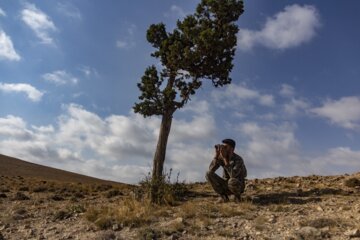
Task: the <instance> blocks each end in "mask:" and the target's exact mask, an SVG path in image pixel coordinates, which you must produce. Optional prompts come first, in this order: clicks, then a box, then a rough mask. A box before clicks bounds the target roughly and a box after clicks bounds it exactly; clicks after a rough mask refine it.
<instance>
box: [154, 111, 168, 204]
mask: <svg viewBox="0 0 360 240" xmlns="http://www.w3.org/2000/svg"><path fill="white" fill-rule="evenodd" d="M171 123H172V113H165V114H164V115H163V116H162V121H161V126H160V133H159V138H158V143H157V146H156V151H155V155H154V160H153V171H152V188H151V193H150V195H151V202H152V203H159V197H161V196H159V194H160V193H159V184H161V181H162V177H163V169H164V161H165V155H166V146H167V142H168V137H169V134H170V128H171Z"/></svg>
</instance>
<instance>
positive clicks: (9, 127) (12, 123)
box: [0, 115, 31, 139]
mask: <svg viewBox="0 0 360 240" xmlns="http://www.w3.org/2000/svg"><path fill="white" fill-rule="evenodd" d="M0 136H2V137H4V136H5V137H15V138H18V139H29V138H31V131H28V130H26V123H25V121H24V120H23V119H21V118H19V117H15V116H12V115H9V116H7V117H6V118H0Z"/></svg>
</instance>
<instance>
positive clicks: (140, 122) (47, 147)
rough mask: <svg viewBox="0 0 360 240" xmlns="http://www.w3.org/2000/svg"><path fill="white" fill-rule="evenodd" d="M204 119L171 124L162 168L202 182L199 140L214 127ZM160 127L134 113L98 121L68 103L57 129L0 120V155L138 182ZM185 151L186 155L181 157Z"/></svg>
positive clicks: (147, 167) (12, 119) (196, 117)
mask: <svg viewBox="0 0 360 240" xmlns="http://www.w3.org/2000/svg"><path fill="white" fill-rule="evenodd" d="M188 111H192V110H188ZM205 118H206V116H200V115H198V114H195V115H194V116H193V118H192V119H190V120H187V121H185V120H174V127H173V130H174V131H172V133H171V134H170V140H169V141H170V142H172V143H173V144H171V145H170V147H169V148H168V154H167V159H168V160H167V163H166V166H167V169H169V168H172V167H173V168H174V169H175V168H176V171H180V172H181V173H183V174H184V175H182V177H185V178H186V179H187V180H190V181H194V180H198V181H200V180H204V176H203V174H202V172H203V171H204V170H203V169H204V168H206V165H207V164H208V162H209V159H208V157H207V156H206V154H204V152H205V153H206V149H207V147H208V146H207V144H208V143H207V142H206V140H204V139H205V138H209V137H210V136H212V134H213V130H214V126H213V124H214V122H212V121H211V119H210V121H209V122H207V121H205ZM159 126H160V119H159V118H146V119H145V118H143V117H142V116H140V115H138V114H133V113H131V114H129V115H128V116H124V115H111V116H108V117H104V118H102V117H100V116H98V115H97V114H95V113H93V112H90V111H87V110H86V109H84V108H83V107H82V106H80V105H76V104H70V105H65V106H64V113H63V114H62V115H61V116H59V118H58V121H57V125H56V126H52V125H49V126H31V127H30V126H28V124H27V123H26V122H25V121H24V120H23V119H21V118H19V117H14V116H7V117H5V118H0V152H2V153H3V154H7V155H10V156H15V157H19V158H22V159H25V160H29V161H33V162H37V163H39V164H45V165H50V166H53V167H58V168H62V169H66V170H70V171H75V172H79V173H83V174H87V175H92V176H96V177H100V178H104V179H112V180H117V181H123V182H130V183H137V182H138V181H139V180H141V179H142V178H143V177H144V176H145V175H146V174H147V173H148V172H149V170H150V169H151V168H150V167H151V165H152V157H153V153H154V150H155V146H156V141H157V137H158V130H159ZM200 126H201V127H200ZM190 128H197V129H194V131H191V130H190ZM201 128H203V129H201ZM199 129H201V130H199ZM200 138H201V139H202V140H203V141H202V142H200V141H198V140H199V139H200ZM180 141H181V142H180ZM184 142H185V143H184ZM189 149H191V150H192V152H191V154H187V155H184V154H180V153H181V152H189ZM179 167H181V168H179ZM199 172H200V173H199Z"/></svg>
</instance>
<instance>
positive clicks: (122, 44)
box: [116, 24, 137, 49]
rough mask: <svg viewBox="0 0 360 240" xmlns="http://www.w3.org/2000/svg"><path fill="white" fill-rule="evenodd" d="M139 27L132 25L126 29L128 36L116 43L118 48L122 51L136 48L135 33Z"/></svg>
mask: <svg viewBox="0 0 360 240" xmlns="http://www.w3.org/2000/svg"><path fill="white" fill-rule="evenodd" d="M136 29H137V26H136V25H135V24H130V25H128V26H127V27H126V34H125V35H124V36H123V37H122V39H119V40H117V41H116V47H117V48H120V49H130V48H133V47H135V46H136V42H135V37H134V35H135V32H136Z"/></svg>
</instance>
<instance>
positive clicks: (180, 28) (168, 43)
mask: <svg viewBox="0 0 360 240" xmlns="http://www.w3.org/2000/svg"><path fill="white" fill-rule="evenodd" d="M243 8H244V6H243V1H241V0H202V1H201V3H200V4H199V5H198V6H197V8H196V12H195V13H194V14H192V15H188V16H186V17H185V18H184V19H183V20H182V21H180V20H178V21H177V27H176V28H175V29H174V30H173V31H172V32H167V31H166V27H165V25H164V24H163V23H159V24H152V25H151V26H150V27H149V29H148V30H147V40H148V42H149V43H150V44H151V45H152V46H153V47H154V48H155V49H156V50H155V51H154V52H153V53H152V54H151V56H153V57H155V58H157V59H159V60H160V61H161V64H162V69H161V70H158V69H157V68H156V67H155V66H150V67H148V68H147V69H146V70H145V73H144V76H143V77H142V78H141V83H139V84H138V88H139V90H140V91H141V95H140V96H139V100H140V102H139V103H135V105H134V107H133V108H134V111H135V112H136V113H140V114H142V115H143V116H144V117H149V116H152V115H165V114H170V115H172V114H173V112H174V111H176V109H179V108H182V107H183V106H184V105H185V104H186V103H187V102H188V101H189V100H190V97H191V95H194V94H195V93H196V90H197V89H199V88H200V87H201V85H202V81H203V80H204V79H209V80H211V81H212V83H213V85H214V86H215V87H218V86H224V85H226V84H229V83H231V78H230V77H229V73H230V72H231V70H232V68H233V64H232V60H233V57H234V54H235V50H236V41H237V38H236V34H237V32H238V27H237V25H236V24H235V22H236V21H237V19H238V18H239V16H240V15H241V14H242V13H243V11H244V10H243Z"/></svg>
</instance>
